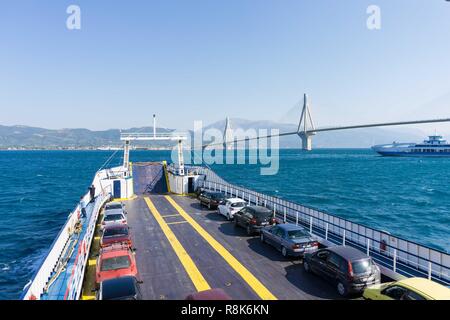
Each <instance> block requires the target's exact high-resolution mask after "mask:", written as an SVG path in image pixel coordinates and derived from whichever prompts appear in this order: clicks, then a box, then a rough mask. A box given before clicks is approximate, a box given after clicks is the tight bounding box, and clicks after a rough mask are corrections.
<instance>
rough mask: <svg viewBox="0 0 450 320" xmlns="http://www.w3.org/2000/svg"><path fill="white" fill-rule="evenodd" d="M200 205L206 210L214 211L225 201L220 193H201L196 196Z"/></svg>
mask: <svg viewBox="0 0 450 320" xmlns="http://www.w3.org/2000/svg"><path fill="white" fill-rule="evenodd" d="M198 200H200V204H202V205H205V206H207V207H208V209H216V208H217V207H218V206H219V204H222V203H223V202H224V201H225V195H224V194H223V193H222V192H215V191H203V192H202V193H200V195H199V196H198Z"/></svg>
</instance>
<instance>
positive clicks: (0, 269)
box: [0, 149, 450, 299]
mask: <svg viewBox="0 0 450 320" xmlns="http://www.w3.org/2000/svg"><path fill="white" fill-rule="evenodd" d="M112 153H113V152H112V151H0V181H1V188H0V190H1V192H0V299H17V298H18V297H19V296H20V293H21V290H22V288H23V287H24V286H25V284H26V283H27V282H28V281H29V280H30V278H31V277H32V275H33V273H34V272H35V270H36V268H37V267H38V266H39V264H40V262H41V261H42V258H43V257H44V256H45V254H46V252H47V250H48V249H49V246H50V245H51V243H52V242H53V240H54V238H55V237H56V235H57V234H58V231H59V230H60V228H61V227H62V226H63V224H64V222H65V220H66V218H67V215H68V214H69V212H70V211H71V210H72V209H73V208H74V207H75V205H76V204H77V202H78V200H79V198H80V195H82V194H83V193H85V192H86V191H87V187H88V186H89V185H90V183H91V181H92V178H93V176H94V174H95V172H96V171H97V170H98V169H99V167H100V166H101V165H102V164H103V163H104V162H105V161H106V160H107V159H108V158H109V157H110V156H111V154H112ZM121 157H122V155H121V153H120V152H119V153H117V157H116V158H114V160H113V162H112V163H111V164H112V165H117V164H119V163H120V162H121ZM165 159H170V152H169V151H133V152H132V154H131V160H132V161H160V160H165ZM212 168H213V169H214V170H215V171H216V172H217V173H218V174H219V175H221V176H222V177H223V178H224V179H226V180H228V181H229V182H232V183H234V184H238V185H242V186H246V187H249V188H252V189H254V190H257V191H260V192H264V193H267V194H272V195H276V196H278V197H281V198H285V199H289V200H293V201H296V202H299V203H301V204H304V205H308V206H312V207H316V208H318V209H322V210H325V211H328V212H330V213H333V214H335V215H338V216H341V217H344V218H347V219H350V220H352V221H355V222H360V223H363V224H365V225H368V226H372V227H375V228H378V229H383V230H386V231H389V232H391V233H392V234H395V235H398V236H401V237H404V238H407V239H410V240H414V241H416V242H419V243H421V244H425V245H429V246H432V247H434V248H436V249H440V250H444V251H447V252H448V251H449V250H450V214H449V210H450V188H449V183H450V158H434V159H424V158H385V157H380V156H377V155H376V154H374V153H373V152H372V151H371V150H343V149H339V150H331V149H330V150H325V149H322V150H314V151H312V152H310V153H303V152H301V151H300V150H293V149H290V150H280V169H279V172H278V174H277V175H274V176H261V175H260V166H258V165H226V166H225V165H214V166H212Z"/></svg>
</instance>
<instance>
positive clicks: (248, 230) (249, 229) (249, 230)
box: [247, 226, 253, 236]
mask: <svg viewBox="0 0 450 320" xmlns="http://www.w3.org/2000/svg"><path fill="white" fill-rule="evenodd" d="M252 233H253V232H252V229H251V228H250V226H247V235H249V236H251V235H252Z"/></svg>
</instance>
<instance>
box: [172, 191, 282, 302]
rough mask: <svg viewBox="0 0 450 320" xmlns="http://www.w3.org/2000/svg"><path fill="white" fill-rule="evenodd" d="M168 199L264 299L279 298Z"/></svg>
mask: <svg viewBox="0 0 450 320" xmlns="http://www.w3.org/2000/svg"><path fill="white" fill-rule="evenodd" d="M165 198H166V199H167V201H169V202H170V204H171V205H172V206H173V207H174V208H175V209H176V210H177V211H178V212H179V213H180V214H181V215H182V216H183V218H185V219H186V221H187V222H188V223H189V224H190V225H191V226H192V227H193V228H194V229H195V230H196V231H197V232H198V233H199V234H200V235H201V236H202V238H203V239H205V240H206V242H208V243H209V244H210V245H211V247H213V248H214V250H216V251H217V253H218V254H220V255H221V256H222V258H224V259H225V261H226V262H228V264H229V265H230V266H231V267H232V268H233V269H234V271H236V272H237V273H238V274H239V275H240V276H241V277H242V279H244V281H245V282H247V284H248V285H249V286H250V287H251V288H252V289H253V290H254V291H255V292H256V294H257V295H258V296H259V297H260V298H261V299H263V300H277V297H275V296H274V295H273V294H272V293H271V292H270V291H269V290H268V289H267V288H266V287H265V286H264V285H263V284H262V283H261V282H260V281H259V280H258V279H257V278H256V277H255V276H254V275H253V274H252V273H251V272H250V271H249V270H248V269H247V268H245V267H244V266H243V265H242V264H241V263H240V262H239V261H238V260H237V259H236V258H235V257H234V256H233V255H232V254H231V253H230V252H229V251H228V250H227V249H225V247H224V246H222V245H221V244H220V243H219V242H218V241H217V240H216V239H214V238H213V237H212V236H211V235H210V234H209V233H208V232H206V230H205V229H203V227H202V226H200V225H199V224H198V223H197V222H196V221H195V220H194V219H193V218H192V217H191V216H190V215H189V214H187V213H186V211H184V210H183V208H181V207H180V206H179V205H178V203H176V202H175V200H173V199H172V198H171V197H170V196H165Z"/></svg>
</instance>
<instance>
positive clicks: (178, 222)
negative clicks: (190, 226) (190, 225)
mask: <svg viewBox="0 0 450 320" xmlns="http://www.w3.org/2000/svg"><path fill="white" fill-rule="evenodd" d="M180 223H187V221H186V220H184V221H176V222H167V224H180Z"/></svg>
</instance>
